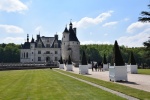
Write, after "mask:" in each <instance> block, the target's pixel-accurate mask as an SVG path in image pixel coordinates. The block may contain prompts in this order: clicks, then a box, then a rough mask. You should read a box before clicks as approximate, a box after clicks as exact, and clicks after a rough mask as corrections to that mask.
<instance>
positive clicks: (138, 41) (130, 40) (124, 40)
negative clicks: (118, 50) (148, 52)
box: [118, 28, 150, 47]
mask: <svg viewBox="0 0 150 100" xmlns="http://www.w3.org/2000/svg"><path fill="white" fill-rule="evenodd" d="M149 33H150V28H149V29H145V30H144V31H143V32H141V33H139V34H136V35H133V36H123V37H120V38H119V39H118V43H119V45H125V46H128V47H143V42H145V41H147V40H148V37H150V34H149Z"/></svg>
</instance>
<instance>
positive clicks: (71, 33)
mask: <svg viewBox="0 0 150 100" xmlns="http://www.w3.org/2000/svg"><path fill="white" fill-rule="evenodd" d="M69 33H70V34H69V41H78V42H79V40H78V38H77V36H76V33H75V32H74V30H73V29H72V26H71V27H70V28H69Z"/></svg>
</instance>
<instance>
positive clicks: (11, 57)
mask: <svg viewBox="0 0 150 100" xmlns="http://www.w3.org/2000/svg"><path fill="white" fill-rule="evenodd" d="M146 43H149V41H147V42H144V44H146ZM20 48H21V46H20V45H17V44H14V43H9V44H5V43H3V44H0V63H2V62H3V63H16V62H20ZM148 49H149V48H148ZM83 50H84V51H85V53H86V56H87V60H88V59H91V60H93V61H97V62H102V61H103V57H104V54H105V55H106V59H107V62H109V63H110V62H111V59H112V53H113V45H108V44H90V45H80V53H82V51H83ZM120 51H121V54H122V57H123V59H124V62H126V63H128V60H129V55H130V53H131V51H132V52H133V54H134V57H135V60H136V63H137V64H138V65H139V66H142V67H150V57H149V56H147V55H148V52H149V50H148V51H147V47H132V48H128V47H125V46H120ZM81 55H82V54H81Z"/></svg>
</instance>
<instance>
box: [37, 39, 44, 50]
mask: <svg viewBox="0 0 150 100" xmlns="http://www.w3.org/2000/svg"><path fill="white" fill-rule="evenodd" d="M38 42H41V44H42V48H45V46H44V43H43V41H42V40H41V37H38V38H37V41H36V43H35V47H37V44H38Z"/></svg>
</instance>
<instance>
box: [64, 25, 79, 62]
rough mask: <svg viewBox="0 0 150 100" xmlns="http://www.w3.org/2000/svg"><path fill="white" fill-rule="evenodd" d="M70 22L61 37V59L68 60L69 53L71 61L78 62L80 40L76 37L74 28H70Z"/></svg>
mask: <svg viewBox="0 0 150 100" xmlns="http://www.w3.org/2000/svg"><path fill="white" fill-rule="evenodd" d="M72 27H73V25H72V23H70V24H69V30H68V29H67V27H66V28H65V30H64V32H63V37H62V46H61V47H62V59H63V60H68V58H69V55H70V57H71V60H72V62H74V63H78V64H79V61H80V42H79V40H78V38H77V33H76V28H72Z"/></svg>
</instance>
